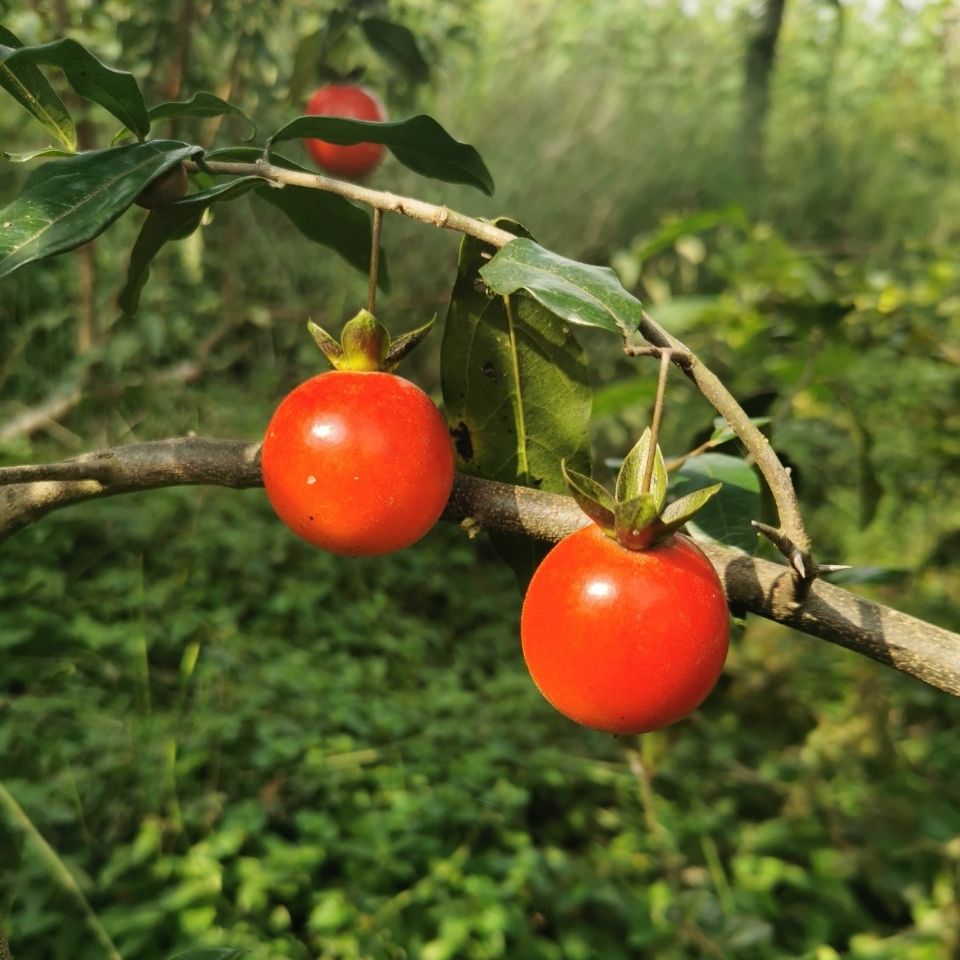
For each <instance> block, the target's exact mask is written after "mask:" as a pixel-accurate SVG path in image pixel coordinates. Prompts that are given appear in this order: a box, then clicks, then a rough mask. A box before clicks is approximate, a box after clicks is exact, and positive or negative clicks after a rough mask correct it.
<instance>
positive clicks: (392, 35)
mask: <svg viewBox="0 0 960 960" xmlns="http://www.w3.org/2000/svg"><path fill="white" fill-rule="evenodd" d="M360 26H361V28H362V29H363V33H364V35H365V36H366V38H367V42H368V43H369V44H370V46H371V47H373V49H374V50H375V51H376V52H377V53H378V54H379V55H380V56H381V57H383V59H384V60H386V61H387V63H389V64H390V65H391V66H392V67H395V68H396V69H397V70H399V71H400V72H401V73H403V74H406V76H407V77H409V78H410V79H411V80H412V81H413V82H414V83H426V81H427V80H429V79H430V65H429V64H428V63H427V61H426V60H424V58H423V54H422V53H421V52H420V48H419V47H418V46H417V39H416V37H415V36H414V35H413V33H412V32H411V31H410V30H408V29H407V28H406V27H404V26H402V25H401V24H399V23H394V22H393V21H391V20H384V19H383V18H382V17H365V18H364V19H363V20H361V21H360Z"/></svg>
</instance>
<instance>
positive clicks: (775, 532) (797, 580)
mask: <svg viewBox="0 0 960 960" xmlns="http://www.w3.org/2000/svg"><path fill="white" fill-rule="evenodd" d="M187 167H188V168H189V169H199V167H198V165H197V164H195V163H188V164H187ZM202 167H203V169H205V170H207V171H209V172H211V173H222V174H230V175H234V176H258V177H262V178H263V179H264V180H268V181H269V182H271V183H276V184H278V185H280V186H283V185H286V184H289V185H291V186H298V187H310V188H313V189H315V190H325V191H327V192H329V193H336V194H338V195H340V196H342V197H346V198H347V199H349V200H354V201H356V202H358V203H363V204H366V205H367V206H370V207H372V208H373V209H374V210H382V211H385V212H387V213H397V214H401V215H402V216H405V217H410V218H411V219H413V220H417V221H419V222H421V223H428V224H430V225H432V226H435V227H443V228H445V229H447V230H454V231H456V232H457V233H462V234H464V235H466V236H468V237H475V238H476V239H478V240H482V241H483V242H484V243H488V244H490V246H492V247H496V248H497V249H499V248H500V247H503V246H506V244H508V243H509V242H510V241H511V240H515V239H516V237H515V236H514V234H512V233H508V232H507V231H506V230H501V229H499V228H498V227H495V226H493V224H490V223H487V222H486V221H485V220H477V219H475V218H473V217H468V216H465V215H464V214H462V213H458V212H457V211H456V210H450V209H448V208H447V207H443V206H437V205H436V204H432V203H425V202H424V201H422V200H415V199H413V198H412V197H402V196H398V195H397V194H394V193H388V192H385V191H382V190H371V189H370V188H369V187H364V186H361V185H359V184H356V183H349V182H347V181H344V180H336V179H334V178H332V177H324V176H321V175H319V174H315V173H306V172H302V171H299V170H289V169H287V168H286V167H278V166H275V165H274V164H272V163H270V162H269V161H267V160H265V159H260V160H257V161H256V163H236V162H227V161H219V160H208V161H204V162H203V164H202ZM640 333H641V335H642V336H643V337H644V338H645V339H646V340H647V341H648V342H649V343H651V344H653V346H654V348H660V349H667V350H670V351H671V358H672V359H673V362H674V363H675V364H676V365H677V366H678V367H680V369H681V370H683V372H684V373H685V374H686V375H687V376H688V377H689V378H690V380H692V381H693V383H694V384H695V385H696V386H697V388H698V389H699V390H700V392H701V393H702V394H703V395H704V397H705V398H706V399H707V400H708V401H709V402H710V403H711V404H712V405H713V407H714V408H715V409H716V410H717V412H718V413H719V414H720V415H721V416H722V417H723V418H724V419H725V420H726V421H727V423H728V424H729V425H730V428H731V429H732V430H733V432H734V433H735V434H736V435H737V437H738V438H739V439H740V441H741V442H742V443H743V445H744V446H745V447H746V449H747V450H748V451H749V452H750V454H751V455H752V456H753V458H754V461H755V462H756V464H757V468H758V469H759V470H760V473H761V474H762V475H763V478H764V479H765V480H766V482H767V485H768V486H769V487H770V491H771V493H772V494H773V498H774V502H775V503H776V505H777V513H778V515H779V519H780V527H779V529H774V528H771V527H767V526H765V525H758V526H757V529H758V530H759V531H760V532H761V533H762V534H764V536H767V537H770V538H771V539H772V540H773V542H774V543H775V544H776V545H777V548H778V549H779V550H780V551H781V553H783V554H784V556H785V557H786V558H787V560H788V562H789V563H790V566H791V568H792V569H793V575H792V577H791V579H790V580H785V581H784V582H783V583H782V584H781V585H780V587H779V588H778V596H777V601H776V602H777V603H778V605H779V606H780V607H781V608H782V610H781V612H782V613H784V614H786V613H787V612H788V611H789V610H790V609H792V608H793V607H795V605H796V604H797V603H798V602H799V601H800V600H801V599H802V598H803V596H804V595H805V594H806V591H807V590H808V589H809V586H810V584H811V583H812V582H813V580H814V579H815V578H816V576H817V573H818V567H817V565H816V562H815V561H814V560H813V558H812V556H811V553H810V540H809V538H808V536H807V533H806V530H805V529H804V525H803V520H802V518H801V516H800V509H799V505H798V503H797V496H796V493H795V492H794V489H793V483H792V481H791V480H790V474H789V472H788V471H787V470H786V468H785V467H784V466H783V464H782V463H780V460H779V458H778V457H777V455H776V453H774V451H773V449H772V447H771V446H770V443H769V441H768V440H767V438H766V437H765V436H764V435H763V434H762V433H761V432H760V430H758V429H757V427H756V426H755V425H754V424H753V423H751V422H750V418H749V417H748V416H747V414H746V413H745V412H744V410H743V408H742V407H741V406H740V405H739V404H738V403H737V401H736V399H735V398H734V396H733V394H731V393H730V391H729V390H727V388H726V387H725V386H724V385H723V384H722V383H721V382H720V379H719V378H718V377H717V376H716V375H715V374H714V373H713V372H712V371H711V370H710V369H709V368H708V367H707V366H706V365H705V364H704V363H703V362H702V361H701V360H700V359H699V358H698V357H697V356H696V354H694V353H693V352H692V351H691V350H690V349H689V348H688V347H686V346H685V345H684V344H683V343H681V342H680V341H679V340H677V339H676V338H675V337H673V336H672V335H671V334H669V333H668V332H667V331H666V330H664V329H663V327H661V326H660V325H659V324H658V323H657V322H656V320H654V319H653V317H651V316H650V315H649V314H647V313H646V312H644V314H643V319H642V320H641V323H640ZM629 352H631V353H634V354H636V355H640V354H643V353H646V352H648V351H647V350H646V349H645V348H643V347H633V348H630V350H629Z"/></svg>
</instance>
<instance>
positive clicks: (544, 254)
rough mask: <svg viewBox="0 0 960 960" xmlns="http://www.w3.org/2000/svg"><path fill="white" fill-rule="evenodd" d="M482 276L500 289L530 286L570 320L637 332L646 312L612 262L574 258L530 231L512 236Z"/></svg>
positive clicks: (508, 290) (613, 330)
mask: <svg viewBox="0 0 960 960" xmlns="http://www.w3.org/2000/svg"><path fill="white" fill-rule="evenodd" d="M480 276H481V277H483V279H484V281H485V282H486V283H487V284H489V286H490V287H491V289H493V290H494V291H496V292H497V293H500V294H510V293H515V292H516V291H517V290H526V291H527V292H528V293H529V294H530V295H531V296H533V297H534V298H535V299H536V300H538V301H539V302H540V303H542V304H543V305H544V306H545V307H546V308H547V309H548V310H550V311H551V312H552V313H555V314H556V315H557V316H559V317H562V318H563V319H564V320H567V321H569V322H570V323H577V324H582V325H584V326H589V327H600V328H601V329H602V330H609V331H610V332H611V333H618V334H621V335H626V334H630V333H633V332H634V331H635V330H636V329H637V326H638V325H639V323H640V320H641V316H642V313H643V308H642V306H641V305H640V301H639V300H637V299H636V297H633V296H631V295H630V294H629V293H627V291H626V290H624V289H623V287H622V286H621V284H620V281H619V279H618V278H617V275H616V274H615V273H614V272H613V271H612V270H611V269H610V268H609V267H593V266H590V265H589V264H586V263H578V262H577V261H576V260H568V259H566V257H561V256H558V255H557V254H555V253H551V251H549V250H545V249H544V248H543V247H541V246H540V245H539V244H538V243H535V242H534V241H533V240H529V239H527V238H526V237H518V238H517V239H516V240H511V241H510V242H509V243H508V244H507V245H506V246H505V247H504V248H503V249H502V250H500V252H499V253H498V254H497V255H496V256H495V257H494V258H493V259H492V260H491V261H490V262H489V263H488V264H487V265H486V266H485V267H483V269H482V270H481V271H480Z"/></svg>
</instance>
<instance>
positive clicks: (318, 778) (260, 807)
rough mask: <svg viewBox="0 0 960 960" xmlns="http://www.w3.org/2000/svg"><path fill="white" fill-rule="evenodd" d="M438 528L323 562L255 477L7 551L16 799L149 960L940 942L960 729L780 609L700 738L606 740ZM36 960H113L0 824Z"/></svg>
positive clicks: (2, 587) (951, 896) (726, 952)
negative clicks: (379, 549) (534, 666)
mask: <svg viewBox="0 0 960 960" xmlns="http://www.w3.org/2000/svg"><path fill="white" fill-rule="evenodd" d="M518 613H519V598H518V596H517V593H516V589H515V587H514V584H513V582H512V579H511V577H510V575H509V573H508V571H506V570H505V569H504V568H501V567H500V566H499V565H498V564H497V563H496V562H495V561H494V560H493V559H492V557H491V555H490V554H489V552H488V550H487V548H486V547H485V546H484V544H483V542H482V540H481V541H472V542H470V541H468V540H467V538H466V537H465V536H463V534H462V533H460V532H459V531H458V530H456V529H455V528H451V527H446V526H443V527H442V528H441V529H438V530H437V531H435V532H434V533H432V534H431V535H430V536H429V537H428V538H427V539H426V540H425V541H423V542H422V543H421V544H420V545H418V546H417V547H415V548H413V549H411V550H408V551H406V552H405V553H403V554H401V555H399V556H395V557H386V558H379V559H370V560H356V561H349V560H339V559H336V558H333V557H330V556H327V555H325V554H322V553H320V552H317V551H313V550H311V549H310V548H308V547H306V546H303V545H301V544H300V543H299V542H298V541H296V540H295V539H294V538H293V537H292V536H290V535H289V533H288V532H287V531H286V530H285V529H284V528H282V526H281V525H280V524H278V523H277V522H276V521H275V520H274V519H273V518H272V516H271V515H270V513H269V509H268V508H267V507H266V504H265V499H264V497H263V495H262V492H261V491H247V492H243V493H237V492H232V491H212V490H206V489H194V490H173V491H164V492H160V493H153V494H144V495H140V496H137V497H131V498H129V499H125V498H121V499H118V500H114V501H109V502H102V503H96V504H89V505H86V506H84V507H81V508H76V509H73V510H71V511H68V512H65V513H62V514H58V515H54V516H52V517H50V518H48V519H47V520H45V521H43V523H41V524H39V525H37V526H36V527H34V528H31V529H28V530H26V531H24V532H22V533H21V534H19V535H17V536H16V537H15V538H14V539H13V540H11V541H9V543H8V544H7V545H6V547H5V549H4V551H3V553H2V554H0V648H2V654H3V655H2V659H0V782H2V784H3V786H4V787H5V788H6V789H7V790H8V791H9V793H10V795H12V796H13V797H14V798H15V799H16V801H17V802H18V803H19V804H20V805H21V807H22V808H23V810H24V811H25V813H26V814H27V816H28V817H29V818H30V820H31V821H32V823H33V824H34V826H35V827H36V828H37V829H38V830H39V831H40V832H41V833H42V834H43V836H44V837H45V838H46V839H47V840H48V841H49V843H50V844H51V845H52V847H53V848H54V850H56V852H57V854H58V855H59V857H60V858H61V859H62V861H63V862H64V863H65V864H66V865H67V867H68V868H69V869H70V871H71V873H72V874H73V876H74V877H75V878H76V879H77V881H78V883H79V884H80V887H81V888H82V890H83V891H84V893H85V894H86V896H87V898H88V900H89V902H90V904H91V906H92V908H93V910H94V911H95V913H96V914H97V916H98V917H99V919H100V920H101V921H102V923H103V924H104V925H105V927H106V929H107V930H108V931H109V933H110V935H111V936H112V938H113V939H114V941H115V942H116V944H117V947H118V949H119V951H120V953H121V955H122V956H123V957H124V958H125V960H133V958H137V960H164V958H167V957H169V956H173V955H175V954H176V953H177V952H178V951H182V950H185V949H187V948H189V947H192V946H200V945H211V946H212V945H232V946H242V947H246V948H247V949H248V950H249V953H248V954H247V956H249V957H250V958H251V960H281V958H283V960H299V958H308V957H310V958H317V957H328V958H361V957H362V958H368V957H372V958H380V957H383V958H394V957H396V958H400V957H423V958H425V960H442V958H453V957H458V958H459V957H463V958H477V960H480V958H499V957H507V956H513V957H516V956H522V957H529V958H567V957H572V958H579V957H582V958H591V957H599V956H602V957H605V958H613V960H616V958H621V957H622V958H627V957H636V956H647V955H650V956H657V957H658V958H668V960H669V958H687V957H690V958H693V957H700V956H704V955H715V956H721V955H722V956H725V957H742V958H758V960H759V958H773V957H783V956H796V957H809V958H811V960H829V958H832V957H835V956H845V957H846V956H849V957H858V958H859V957H863V958H887V957H889V958H909V960H926V958H930V960H933V958H940V957H944V956H947V955H948V954H947V953H945V952H944V951H945V950H948V948H950V945H951V944H953V945H955V943H956V936H957V920H956V917H957V904H958V893H957V883H958V865H960V839H958V838H960V810H958V808H957V806H956V803H955V802H954V801H955V797H956V796H957V793H958V790H960V763H958V759H960V757H958V747H957V745H956V738H955V735H954V730H955V727H956V723H957V721H958V719H960V711H958V709H957V707H956V704H955V703H953V702H952V701H948V700H947V698H946V697H944V696H943V695H939V694H937V693H935V692H933V691H931V690H929V689H928V688H925V687H923V686H922V685H920V684H919V683H918V682H916V681H912V680H909V679H907V678H905V677H902V676H898V675H897V674H895V673H894V672H893V671H890V670H889V669H887V668H884V667H881V666H879V665H876V664H872V663H869V662H867V661H865V660H863V659H862V658H859V657H856V656H854V655H853V654H849V653H847V652H844V651H840V650H837V649H834V648H832V647H829V646H827V645H825V644H823V643H821V642H820V641H815V640H812V639H809V638H797V637H795V636H792V635H788V634H785V633H784V632H782V631H780V630H778V629H773V628H770V627H767V626H764V625H762V624H758V625H756V626H755V627H753V628H751V629H749V630H748V631H747V632H746V634H745V635H744V636H742V637H740V638H739V639H738V640H737V641H736V642H735V646H734V651H733V654H732V656H731V660H730V662H729V664H728V668H727V670H726V673H725V676H724V679H723V680H722V682H721V684H720V686H719V688H718V689H717V691H716V692H715V693H714V694H713V695H712V697H711V698H710V700H709V702H708V704H707V705H706V707H705V708H704V709H703V710H702V711H700V712H699V713H698V714H697V715H696V717H695V718H694V719H692V720H690V721H685V722H683V723H681V724H679V725H677V726H676V727H674V728H672V729H670V730H667V731H665V732H662V733H659V734H654V735H648V736H646V737H644V738H642V739H641V738H627V739H619V740H618V739H615V738H612V737H609V736H606V735H602V734H599V733H594V732H591V731H587V730H584V729H581V728H578V727H576V726H574V725H572V724H570V723H569V722H567V721H566V720H564V719H563V718H562V717H560V716H559V715H557V714H555V713H554V712H553V711H552V710H551V709H550V708H549V707H548V706H547V705H546V704H545V703H544V702H543V701H542V700H541V699H540V697H539V695H538V694H537V693H536V691H535V690H534V689H533V687H532V685H531V684H530V683H529V681H528V679H527V677H526V673H525V670H524V668H523V664H522V661H521V658H520V653H519V649H518V641H517V619H518ZM0 850H2V851H3V855H2V870H0V915H2V916H3V917H4V919H5V924H6V926H7V932H8V935H9V937H10V941H11V947H12V948H13V951H14V956H16V957H18V958H29V960H60V958H63V957H67V956H69V957H71V958H73V960H99V958H100V957H103V956H104V951H103V948H102V947H101V946H100V945H99V944H98V942H97V941H96V939H95V938H94V937H93V935H92V934H91V933H90V932H89V930H88V928H87V927H86V926H85V921H84V918H83V915H82V912H81V909H80V907H79V906H78V905H77V902H76V900H75V899H74V898H73V897H72V896H71V895H70V894H69V893H67V892H65V891H64V890H63V888H62V886H61V885H60V883H59V882H58V880H57V879H56V877H55V876H54V874H53V873H52V872H51V870H50V868H49V865H48V863H47V862H46V861H45V860H44V858H43V857H41V856H40V855H39V852H38V849H37V847H36V846H35V845H34V843H33V842H32V841H30V840H28V839H26V837H25V835H24V833H23V832H22V830H21V829H20V828H18V827H17V825H16V824H15V822H14V820H13V819H12V818H11V817H10V815H9V811H8V810H6V809H3V810H2V811H0Z"/></svg>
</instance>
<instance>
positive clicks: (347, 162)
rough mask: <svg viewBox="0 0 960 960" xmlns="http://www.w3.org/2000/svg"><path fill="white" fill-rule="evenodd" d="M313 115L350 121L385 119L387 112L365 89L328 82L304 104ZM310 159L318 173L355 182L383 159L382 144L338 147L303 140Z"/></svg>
mask: <svg viewBox="0 0 960 960" xmlns="http://www.w3.org/2000/svg"><path fill="white" fill-rule="evenodd" d="M307 113H308V114H312V115H314V116H327V117H347V118H349V119H351V120H375V121H378V122H381V121H383V120H386V119H387V111H386V108H385V107H384V105H383V104H382V103H381V102H380V100H379V99H378V98H377V97H376V96H375V95H374V94H373V93H371V92H370V91H369V90H366V89H365V88H363V87H358V86H356V85H355V84H351V83H331V84H328V85H327V86H325V87H321V88H320V89H319V90H317V91H316V92H315V93H314V94H313V96H312V97H311V98H310V101H309V102H308V103H307ZM304 142H305V143H306V147H307V150H308V151H309V153H310V156H311V157H313V160H314V162H315V163H316V164H317V166H318V167H320V168H321V169H322V170H325V171H326V172H327V173H331V174H333V175H334V176H337V177H347V178H349V179H352V180H359V179H361V178H363V177H365V176H367V175H368V174H370V173H372V172H373V171H374V170H375V169H376V168H377V167H378V166H379V165H380V162H381V161H382V160H383V157H384V154H385V153H386V147H384V145H383V144H382V143H357V144H352V145H350V146H340V145H339V144H336V143H327V142H326V141H325V140H316V139H310V140H306V141H304Z"/></svg>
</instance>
